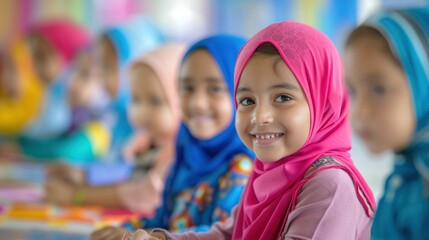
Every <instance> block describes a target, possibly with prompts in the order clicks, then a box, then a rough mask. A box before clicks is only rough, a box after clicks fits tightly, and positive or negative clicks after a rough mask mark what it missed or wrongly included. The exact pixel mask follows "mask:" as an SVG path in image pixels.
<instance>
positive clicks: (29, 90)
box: [0, 39, 43, 135]
mask: <svg viewBox="0 0 429 240" xmlns="http://www.w3.org/2000/svg"><path fill="white" fill-rule="evenodd" d="M9 54H10V55H11V58H12V61H13V64H14V65H15V67H16V73H17V78H16V81H20V87H21V88H22V94H20V96H18V97H17V98H11V97H9V96H7V95H6V94H5V93H4V92H3V91H0V135H15V134H19V133H21V132H22V131H23V129H24V128H25V127H26V126H27V124H28V123H29V122H30V121H31V120H33V119H34V117H35V116H36V115H37V113H38V111H39V109H40V104H41V102H42V101H41V100H42V97H43V87H42V85H41V84H40V81H39V80H38V79H37V76H36V72H35V69H34V66H33V63H32V61H31V57H30V52H29V49H28V46H26V43H25V41H24V39H21V40H18V41H15V42H14V43H13V44H12V46H11V50H10V52H9Z"/></svg>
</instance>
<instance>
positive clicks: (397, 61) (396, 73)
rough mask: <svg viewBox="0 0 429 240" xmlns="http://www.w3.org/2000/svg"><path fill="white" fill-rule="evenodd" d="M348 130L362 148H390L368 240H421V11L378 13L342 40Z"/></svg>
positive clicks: (425, 216)
mask: <svg viewBox="0 0 429 240" xmlns="http://www.w3.org/2000/svg"><path fill="white" fill-rule="evenodd" d="M346 72H347V74H346V77H347V82H348V85H349V87H350V92H351V96H352V113H351V119H352V125H353V127H354V129H355V131H356V133H357V134H358V135H359V136H360V137H361V138H362V139H363V140H364V142H365V144H366V145H367V146H368V148H369V149H370V150H371V151H372V152H374V153H378V152H381V151H384V150H393V151H394V152H395V155H396V158H395V162H394V167H393V171H392V173H391V174H390V176H389V177H388V178H387V180H386V183H385V187H384V194H383V196H382V197H381V199H380V201H379V205H378V209H377V211H376V214H375V219H374V223H373V226H372V239H375V240H377V239H393V240H394V239H429V228H428V223H429V105H428V104H427V103H428V100H429V8H420V9H404V10H396V11H387V12H381V13H378V14H376V15H374V16H372V17H371V18H370V19H368V20H367V21H366V22H365V23H364V24H363V25H361V26H359V27H358V28H356V29H355V30H354V31H353V32H352V33H351V35H350V37H349V39H348V42H347V48H346Z"/></svg>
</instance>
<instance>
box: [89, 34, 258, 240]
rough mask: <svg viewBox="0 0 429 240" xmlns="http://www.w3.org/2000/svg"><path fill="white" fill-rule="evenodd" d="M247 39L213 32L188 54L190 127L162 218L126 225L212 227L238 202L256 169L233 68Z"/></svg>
mask: <svg viewBox="0 0 429 240" xmlns="http://www.w3.org/2000/svg"><path fill="white" fill-rule="evenodd" d="M243 43H244V39H242V38H239V37H234V36H223V35H219V36H213V37H209V38H206V39H203V40H201V41H199V42H197V43H195V44H194V45H193V46H191V47H190V49H189V50H188V51H187V53H186V54H185V57H184V60H183V63H182V66H181V72H180V79H179V89H180V90H179V93H180V101H181V110H182V117H183V122H184V125H182V127H181V130H180V132H179V137H178V142H177V147H176V161H175V163H174V165H173V168H172V169H171V171H170V173H169V175H168V178H167V183H166V185H165V190H164V197H163V203H162V206H161V207H160V208H159V209H158V210H157V213H156V216H154V217H152V218H143V219H141V220H140V221H139V222H130V223H129V224H127V226H126V227H128V228H154V227H163V228H167V229H170V230H172V231H187V230H195V231H206V230H208V229H209V227H210V225H211V224H212V223H214V222H216V221H223V220H225V219H227V218H228V216H229V214H230V210H231V209H232V208H233V207H234V206H235V205H236V204H237V203H238V201H239V199H240V195H241V192H242V190H243V189H244V187H245V185H246V183H247V178H248V176H249V173H250V171H251V167H252V161H251V157H252V153H251V152H250V151H249V150H248V149H247V148H246V147H245V146H244V145H243V144H242V143H241V141H240V139H239V138H238V135H237V133H236V130H235V127H234V115H235V113H234V106H233V102H234V101H233V98H232V96H233V89H234V86H233V71H234V64H235V60H236V57H237V55H238V52H239V50H240V48H241V47H242V45H243ZM124 232H126V230H125V229H122V228H114V227H107V228H103V229H101V230H99V231H97V232H95V233H93V234H92V237H91V239H118V238H121V236H122V235H123V233H124Z"/></svg>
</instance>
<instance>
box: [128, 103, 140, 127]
mask: <svg viewBox="0 0 429 240" xmlns="http://www.w3.org/2000/svg"><path fill="white" fill-rule="evenodd" d="M128 116H129V118H130V121H131V123H132V125H133V126H134V127H137V126H139V125H140V124H142V123H141V111H140V109H139V106H138V104H132V105H131V106H130V108H129V114H128Z"/></svg>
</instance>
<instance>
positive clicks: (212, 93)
mask: <svg viewBox="0 0 429 240" xmlns="http://www.w3.org/2000/svg"><path fill="white" fill-rule="evenodd" d="M179 87H180V102H181V109H182V114H183V115H182V117H183V121H184V123H185V124H186V126H187V127H188V128H189V130H190V131H191V134H192V135H193V136H194V137H196V138H198V139H210V138H212V137H214V136H216V135H218V134H219V133H221V132H222V131H223V130H225V129H226V128H227V127H228V126H229V124H230V123H231V121H232V116H233V106H232V100H231V96H230V94H229V91H228V86H227V85H226V83H225V80H224V78H223V76H222V73H221V71H220V70H219V67H218V65H217V64H216V62H215V60H214V58H213V57H212V56H211V55H210V53H209V52H208V51H206V50H202V49H199V50H196V51H194V52H193V53H191V54H190V55H189V57H188V58H187V59H186V60H185V61H184V63H183V65H182V68H181V74H180V81H179Z"/></svg>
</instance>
